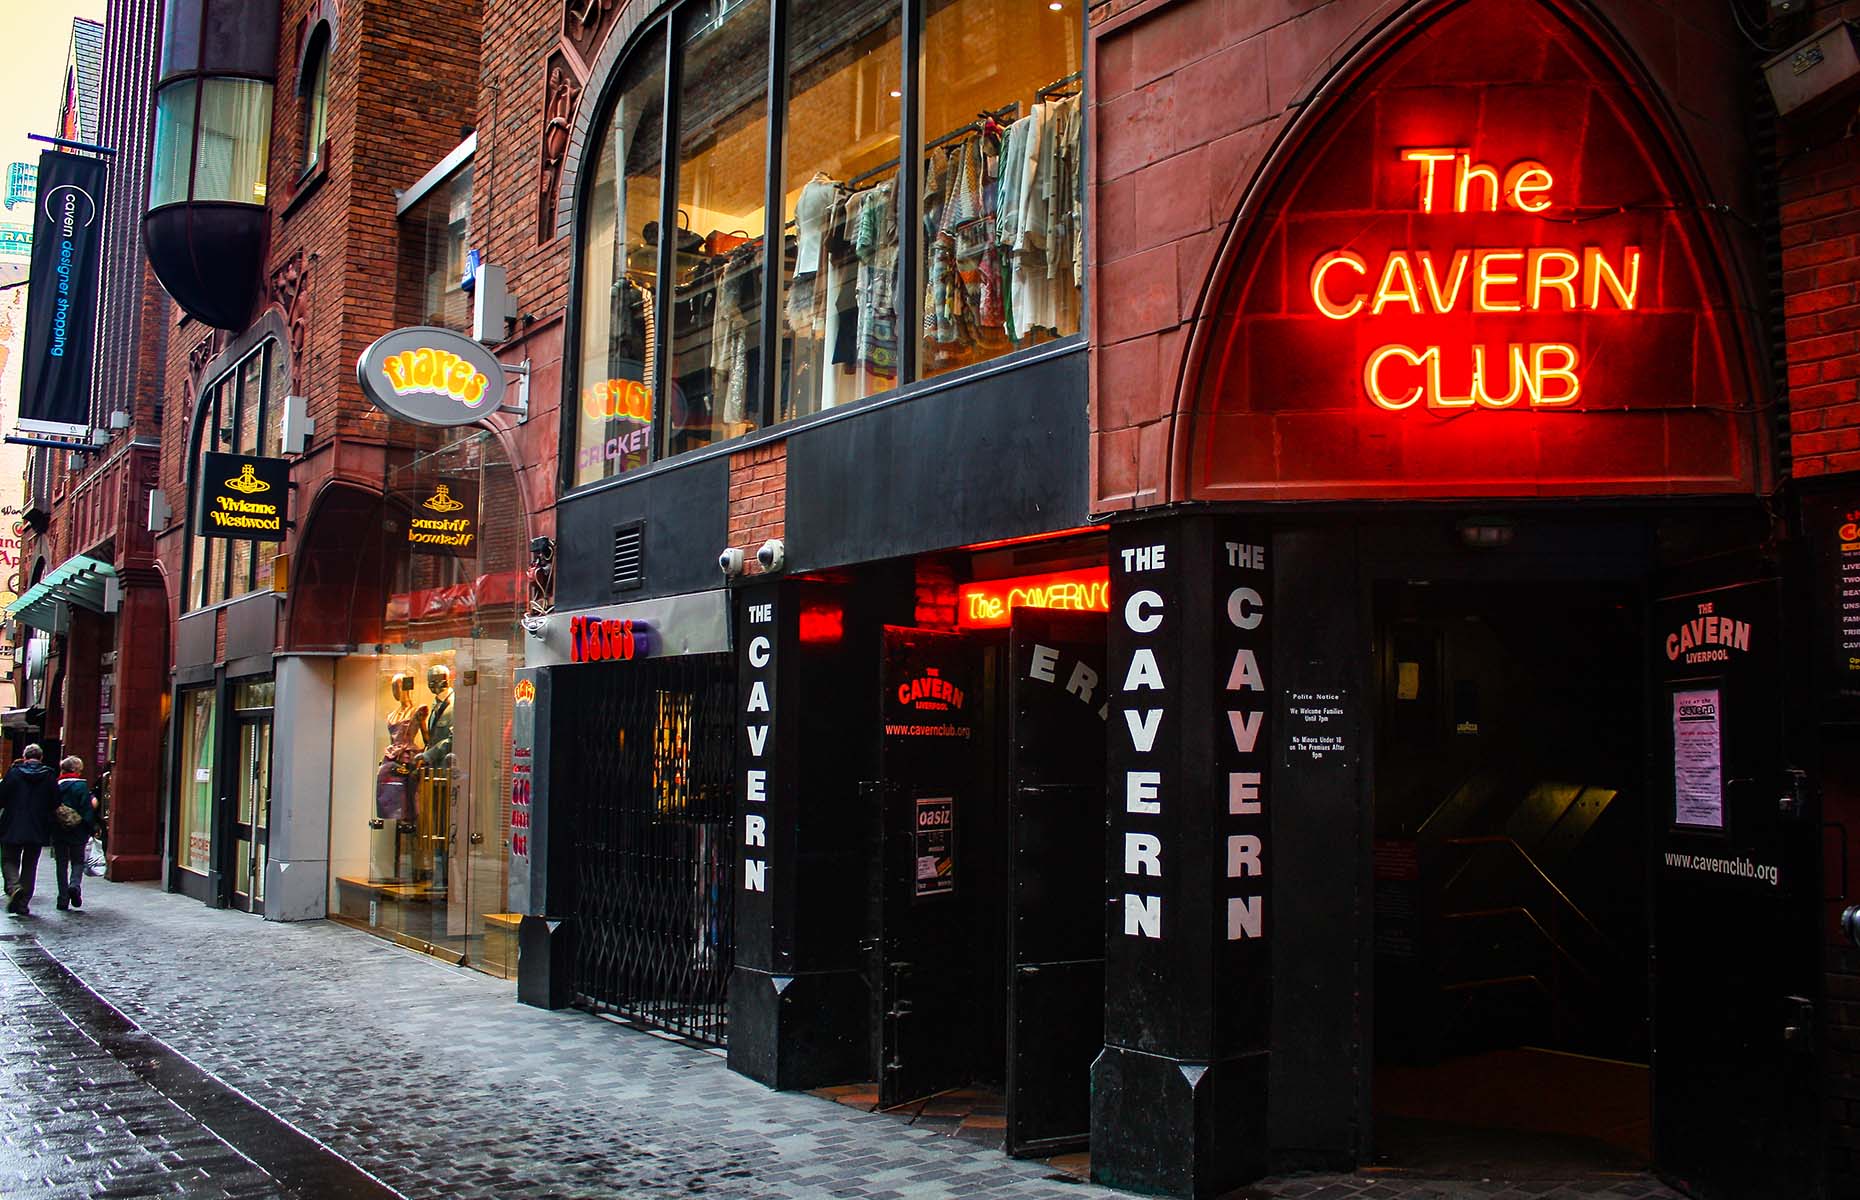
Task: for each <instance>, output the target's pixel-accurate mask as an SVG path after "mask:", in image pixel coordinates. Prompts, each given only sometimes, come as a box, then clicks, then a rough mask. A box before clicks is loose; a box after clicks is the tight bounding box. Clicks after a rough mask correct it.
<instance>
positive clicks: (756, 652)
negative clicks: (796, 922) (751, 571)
mask: <svg viewBox="0 0 1860 1200" xmlns="http://www.w3.org/2000/svg"><path fill="white" fill-rule="evenodd" d="M744 611H745V612H746V613H747V614H748V616H749V628H748V630H747V631H746V635H745V639H744V645H743V672H742V678H743V680H744V681H745V682H747V683H748V684H749V687H748V689H747V692H746V696H747V698H746V699H745V700H744V702H743V725H742V729H743V742H742V745H743V748H744V749H745V750H747V751H748V754H747V755H746V756H745V758H746V765H745V766H744V768H743V806H742V807H743V846H742V854H743V890H744V891H746V892H766V891H768V889H769V860H768V844H769V837H768V830H769V821H768V801H769V769H770V764H771V762H772V761H773V758H774V755H773V753H772V751H773V747H772V746H770V744H769V739H770V734H771V733H772V731H773V730H774V728H775V700H774V695H775V603H774V601H769V602H767V603H764V604H750V605H747V606H746V607H745V609H744Z"/></svg>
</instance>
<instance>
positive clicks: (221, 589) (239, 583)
mask: <svg viewBox="0 0 1860 1200" xmlns="http://www.w3.org/2000/svg"><path fill="white" fill-rule="evenodd" d="M288 371H289V360H288V357H287V356H286V355H285V353H284V351H283V348H282V347H281V346H280V345H279V343H278V341H277V339H276V338H267V339H266V340H265V341H264V342H263V343H261V344H260V345H258V346H257V347H255V348H254V349H253V350H252V351H251V352H250V353H248V354H246V355H245V356H244V357H243V358H241V359H239V361H238V362H237V363H235V364H234V365H233V366H232V368H231V369H230V370H227V371H226V372H224V373H223V374H221V375H219V376H218V377H216V378H215V379H214V380H213V382H212V383H209V384H208V385H207V386H206V387H205V388H204V389H203V390H202V391H201V394H200V405H199V407H198V408H197V409H196V410H195V412H194V428H193V434H192V437H191V438H190V439H189V441H188V446H189V455H188V465H187V493H188V497H187V509H188V524H187V527H188V531H189V533H190V537H189V538H188V545H187V567H186V571H185V579H186V585H187V586H186V590H185V591H184V592H183V593H182V596H181V607H182V610H183V611H186V612H192V611H193V610H194V609H197V608H204V607H206V606H208V605H210V604H218V603H220V602H221V601H223V600H231V599H235V598H237V597H239V596H243V595H245V594H246V593H247V592H252V591H258V590H261V589H263V588H268V587H270V586H271V549H270V547H269V546H268V545H260V544H259V543H255V542H250V541H244V540H231V539H222V538H208V537H201V536H200V534H199V532H198V531H199V528H200V512H199V505H200V479H201V474H200V471H201V462H202V460H203V458H204V456H206V455H207V454H209V453H214V452H217V453H221V454H257V455H263V456H266V457H271V458H275V457H277V456H278V455H280V454H282V453H283V446H284V396H285V392H286V390H287V387H288V384H289V377H288ZM254 547H257V551H256V552H255V551H254Z"/></svg>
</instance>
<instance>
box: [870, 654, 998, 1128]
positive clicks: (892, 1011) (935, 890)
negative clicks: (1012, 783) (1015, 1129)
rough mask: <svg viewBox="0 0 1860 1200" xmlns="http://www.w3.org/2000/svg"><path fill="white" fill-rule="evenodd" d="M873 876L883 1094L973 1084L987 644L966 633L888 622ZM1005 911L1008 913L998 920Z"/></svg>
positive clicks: (906, 1096)
mask: <svg viewBox="0 0 1860 1200" xmlns="http://www.w3.org/2000/svg"><path fill="white" fill-rule="evenodd" d="M882 638H883V647H882V657H881V661H882V662H883V664H884V669H883V671H882V672H881V675H880V681H881V685H882V687H883V689H884V690H883V694H882V695H881V696H880V700H879V712H880V714H881V720H882V722H883V728H882V730H881V731H880V738H881V743H880V749H879V754H880V759H879V761H880V768H881V779H880V782H879V785H878V787H877V788H876V789H873V790H874V791H875V793H876V796H875V799H876V808H877V812H878V818H879V832H878V857H877V863H878V874H877V877H876V880H875V884H876V886H875V892H876V896H875V900H876V905H875V909H874V911H875V915H876V921H877V931H876V932H877V937H876V945H877V952H878V962H877V963H876V975H877V988H876V998H877V1004H878V1013H877V1023H876V1026H875V1027H876V1029H877V1031H878V1044H877V1047H876V1049H877V1052H878V1098H879V1103H880V1105H881V1106H884V1107H889V1106H891V1105H894V1104H902V1103H904V1102H905V1101H907V1100H915V1099H918V1098H920V1097H923V1096H928V1095H931V1094H933V1093H935V1092H940V1091H943V1090H945V1089H948V1088H953V1087H959V1086H961V1085H963V1084H966V1083H968V1082H969V1080H970V1078H971V1076H972V1074H973V1071H974V1065H975V1064H974V1063H973V1061H972V1051H973V1048H974V1045H975V1041H976V1038H975V1029H976V1010H977V1007H978V1006H977V1004H976V990H975V972H974V960H973V956H972V954H971V949H972V946H973V936H972V930H973V928H974V922H975V921H976V920H977V919H978V917H983V918H985V914H980V913H978V911H977V905H976V896H975V893H976V888H975V887H974V883H973V881H972V880H971V879H970V878H968V876H967V875H966V874H965V871H964V857H963V851H962V839H963V837H964V824H965V821H966V820H968V819H969V817H970V816H971V814H972V813H973V811H974V809H975V806H976V805H978V804H980V803H981V802H982V800H983V798H982V797H980V796H978V795H977V794H976V793H977V784H976V780H977V778H978V776H979V771H978V765H979V764H978V762H977V751H976V715H977V709H978V708H979V705H980V699H979V697H980V694H981V688H980V684H981V678H980V675H981V671H980V665H979V664H980V655H979V653H978V649H977V647H976V646H975V645H973V644H972V643H971V642H970V641H969V640H968V639H967V638H965V637H962V636H961V635H958V634H949V633H932V632H928V631H925V630H921V629H904V628H898V627H894V626H886V627H885V628H884V630H883V632H882ZM997 915H998V914H997Z"/></svg>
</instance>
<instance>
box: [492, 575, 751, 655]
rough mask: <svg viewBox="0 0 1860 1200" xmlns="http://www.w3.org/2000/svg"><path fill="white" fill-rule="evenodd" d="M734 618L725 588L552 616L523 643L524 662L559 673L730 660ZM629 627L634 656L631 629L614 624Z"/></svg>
mask: <svg viewBox="0 0 1860 1200" xmlns="http://www.w3.org/2000/svg"><path fill="white" fill-rule="evenodd" d="M729 612H730V610H729V593H728V592H726V591H724V590H723V589H722V588H715V589H713V590H710V591H705V592H685V593H681V594H679V595H676V596H659V597H655V598H654V599H651V600H636V601H633V602H632V603H630V604H604V605H602V606H600V607H599V608H582V609H575V610H572V611H565V612H553V613H550V614H549V615H548V616H547V617H544V618H543V619H542V621H541V622H540V625H541V628H540V629H539V630H533V631H532V632H531V634H530V636H528V637H526V638H525V639H524V651H525V653H524V659H523V662H524V665H525V666H530V667H559V666H566V665H568V664H571V663H596V662H629V661H632V660H635V659H641V658H664V657H667V656H670V655H678V654H728V653H730V652H731V651H732V650H733V649H735V642H734V641H733V640H732V638H731V636H730V619H729ZM626 621H631V622H632V623H633V626H632V631H633V639H632V642H631V650H632V653H631V654H630V655H628V654H627V650H628V645H629V644H628V642H627V639H626V626H625V625H624V624H619V625H616V624H614V622H626ZM538 634H540V636H538ZM616 636H617V638H618V645H616ZM597 655H598V656H600V657H597Z"/></svg>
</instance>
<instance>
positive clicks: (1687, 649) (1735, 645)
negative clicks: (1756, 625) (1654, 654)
mask: <svg viewBox="0 0 1860 1200" xmlns="http://www.w3.org/2000/svg"><path fill="white" fill-rule="evenodd" d="M1712 609H1713V605H1712V603H1711V602H1710V601H1706V602H1704V603H1702V604H1700V605H1699V606H1698V613H1697V614H1696V615H1695V616H1693V617H1691V618H1689V619H1688V620H1687V621H1686V622H1685V623H1684V624H1683V625H1681V626H1679V628H1677V629H1675V630H1673V631H1671V632H1670V633H1668V634H1667V635H1666V661H1668V662H1672V663H1684V664H1686V665H1688V666H1695V665H1700V664H1704V663H1715V662H1719V663H1721V662H1726V661H1729V659H1730V657H1731V652H1732V651H1733V650H1739V651H1746V652H1748V651H1749V649H1750V622H1749V621H1738V620H1733V619H1732V618H1730V617H1721V616H1719V615H1717V614H1716V613H1715V612H1713V611H1712Z"/></svg>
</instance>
